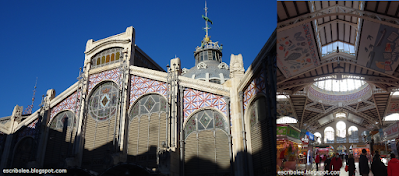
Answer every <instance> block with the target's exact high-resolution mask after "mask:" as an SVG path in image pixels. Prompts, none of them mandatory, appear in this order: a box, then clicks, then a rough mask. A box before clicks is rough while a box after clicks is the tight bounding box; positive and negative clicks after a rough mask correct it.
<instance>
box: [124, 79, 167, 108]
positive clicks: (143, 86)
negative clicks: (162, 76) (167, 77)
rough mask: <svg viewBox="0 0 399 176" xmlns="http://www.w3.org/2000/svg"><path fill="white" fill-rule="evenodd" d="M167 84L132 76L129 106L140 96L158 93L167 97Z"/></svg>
mask: <svg viewBox="0 0 399 176" xmlns="http://www.w3.org/2000/svg"><path fill="white" fill-rule="evenodd" d="M167 90H168V87H167V84H166V83H164V82H160V81H156V80H152V79H148V78H143V77H140V76H135V75H132V78H131V88H130V105H131V104H133V102H134V101H136V100H137V98H139V97H140V96H141V95H143V94H146V93H150V92H158V93H160V94H161V95H163V96H165V97H167Z"/></svg>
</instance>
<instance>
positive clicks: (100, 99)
mask: <svg viewBox="0 0 399 176" xmlns="http://www.w3.org/2000/svg"><path fill="white" fill-rule="evenodd" d="M119 96H120V89H119V86H118V84H117V83H115V82H114V81H112V80H105V81H101V82H100V83H98V84H97V85H96V86H95V87H94V88H93V89H92V90H91V91H90V94H89V96H88V97H89V98H88V100H87V101H88V102H87V111H86V114H85V117H84V123H83V124H85V126H84V127H83V128H84V139H85V141H84V151H83V158H82V167H83V168H87V169H89V170H93V171H96V172H101V171H103V170H104V169H105V168H107V167H108V166H110V165H111V164H112V156H111V154H112V153H113V152H114V150H115V145H114V142H116V140H117V139H116V138H117V135H118V131H119V130H118V128H119V125H118V124H119V118H117V115H118V114H119V113H118V110H119V109H120V107H119V105H118V102H119V98H120V97H119Z"/></svg>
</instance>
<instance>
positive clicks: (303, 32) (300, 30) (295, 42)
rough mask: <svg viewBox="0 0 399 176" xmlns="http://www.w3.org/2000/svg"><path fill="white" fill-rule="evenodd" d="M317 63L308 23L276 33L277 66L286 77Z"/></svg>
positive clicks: (311, 31) (310, 27)
mask: <svg viewBox="0 0 399 176" xmlns="http://www.w3.org/2000/svg"><path fill="white" fill-rule="evenodd" d="M318 65H319V54H318V52H317V46H316V42H315V40H314V36H313V29H312V26H311V24H310V23H306V24H303V25H300V26H297V27H294V28H292V29H288V30H285V31H281V32H278V33H277V66H278V67H279V68H280V70H281V71H282V72H283V74H284V76H285V77H286V78H289V77H292V76H294V75H296V74H298V73H302V72H304V71H307V70H309V69H312V68H315V67H317V66H318Z"/></svg>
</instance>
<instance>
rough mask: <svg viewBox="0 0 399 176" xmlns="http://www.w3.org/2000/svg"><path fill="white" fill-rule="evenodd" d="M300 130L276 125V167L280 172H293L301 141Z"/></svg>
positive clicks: (297, 159)
mask: <svg viewBox="0 0 399 176" xmlns="http://www.w3.org/2000/svg"><path fill="white" fill-rule="evenodd" d="M299 135H300V130H298V129H297V128H295V127H292V126H290V125H281V124H278V125H277V166H278V168H280V169H281V170H295V169H296V165H297V163H298V161H299V154H300V152H301V151H300V148H301V146H302V141H301V140H299Z"/></svg>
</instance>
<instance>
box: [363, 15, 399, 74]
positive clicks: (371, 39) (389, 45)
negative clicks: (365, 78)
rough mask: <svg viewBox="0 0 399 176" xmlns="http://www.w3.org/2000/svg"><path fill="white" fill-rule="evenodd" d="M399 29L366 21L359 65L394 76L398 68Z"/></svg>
mask: <svg viewBox="0 0 399 176" xmlns="http://www.w3.org/2000/svg"><path fill="white" fill-rule="evenodd" d="M398 57H399V29H397V28H394V27H390V26H386V25H382V24H378V23H374V22H370V21H366V20H365V21H364V24H363V31H362V38H361V40H360V46H359V51H358V59H357V60H358V62H357V63H358V64H359V65H362V66H366V67H367V68H371V69H373V70H376V71H379V72H382V73H386V74H393V72H394V71H395V69H396V67H398V65H399V62H398Z"/></svg>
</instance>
